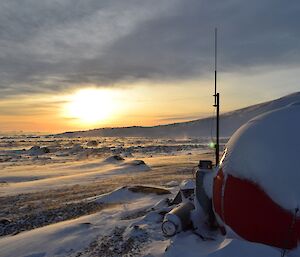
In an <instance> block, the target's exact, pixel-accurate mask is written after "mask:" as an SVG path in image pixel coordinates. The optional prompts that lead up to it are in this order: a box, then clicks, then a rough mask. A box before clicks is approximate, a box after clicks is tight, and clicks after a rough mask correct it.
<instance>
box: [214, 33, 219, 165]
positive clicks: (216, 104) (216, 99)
mask: <svg viewBox="0 0 300 257" xmlns="http://www.w3.org/2000/svg"><path fill="white" fill-rule="evenodd" d="M217 34H218V30H217V28H215V94H214V95H213V96H214V99H215V103H214V105H213V106H214V107H216V109H217V115H216V144H215V157H216V166H217V165H218V164H219V154H220V145H219V136H220V135H219V132H220V128H219V127H220V122H219V121H220V94H219V93H217V50H218V49H217V39H218V37H217V36H218V35H217Z"/></svg>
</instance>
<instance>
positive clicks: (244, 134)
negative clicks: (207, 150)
mask: <svg viewBox="0 0 300 257" xmlns="http://www.w3.org/2000/svg"><path fill="white" fill-rule="evenodd" d="M299 148H300V104H299V103H298V104H293V105H289V106H287V107H285V108H282V109H278V110H275V111H272V112H269V113H266V114H263V115H260V116H258V117H256V118H254V119H252V120H251V121H249V122H248V123H246V124H245V125H244V126H242V127H241V128H240V129H239V130H238V131H237V132H236V133H235V134H234V135H233V136H232V138H231V139H230V140H229V142H228V144H227V152H226V157H225V159H224V162H223V164H222V166H223V171H224V172H225V173H229V174H232V175H233V176H236V177H239V178H244V179H249V180H251V181H252V182H254V183H257V184H258V185H259V186H260V187H261V188H262V189H263V190H264V191H265V192H266V193H267V194H269V196H270V197H271V198H272V199H273V200H274V201H275V202H276V203H278V204H279V205H281V206H282V207H283V208H285V209H287V210H294V209H295V208H296V207H299V206H300V186H299V181H300V170H299V167H298V166H297V163H298V159H299Z"/></svg>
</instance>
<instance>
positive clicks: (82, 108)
mask: <svg viewBox="0 0 300 257" xmlns="http://www.w3.org/2000/svg"><path fill="white" fill-rule="evenodd" d="M114 107H115V104H114V99H113V94H112V93H111V92H110V91H106V90H101V89H84V90H80V91H78V92H76V93H75V94H74V95H73V96H71V98H70V101H69V102H68V104H67V105H66V115H67V116H68V117H70V118H75V119H78V120H79V121H80V122H82V123H90V124H93V123H98V122H102V121H105V120H106V119H108V118H109V117H110V116H111V115H112V112H113V111H114V109H115V108H114Z"/></svg>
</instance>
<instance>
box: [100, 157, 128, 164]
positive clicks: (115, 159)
mask: <svg viewBox="0 0 300 257" xmlns="http://www.w3.org/2000/svg"><path fill="white" fill-rule="evenodd" d="M124 160H125V159H124V158H123V157H121V156H120V155H113V156H110V157H108V158H106V159H105V160H104V162H106V163H118V162H122V161H124Z"/></svg>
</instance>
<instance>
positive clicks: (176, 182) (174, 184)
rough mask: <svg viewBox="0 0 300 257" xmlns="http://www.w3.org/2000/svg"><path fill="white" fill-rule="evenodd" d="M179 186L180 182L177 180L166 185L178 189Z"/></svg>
mask: <svg viewBox="0 0 300 257" xmlns="http://www.w3.org/2000/svg"><path fill="white" fill-rule="evenodd" d="M178 185H179V183H178V181H175V180H172V181H170V182H168V183H166V186H167V187H176V186H178Z"/></svg>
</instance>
